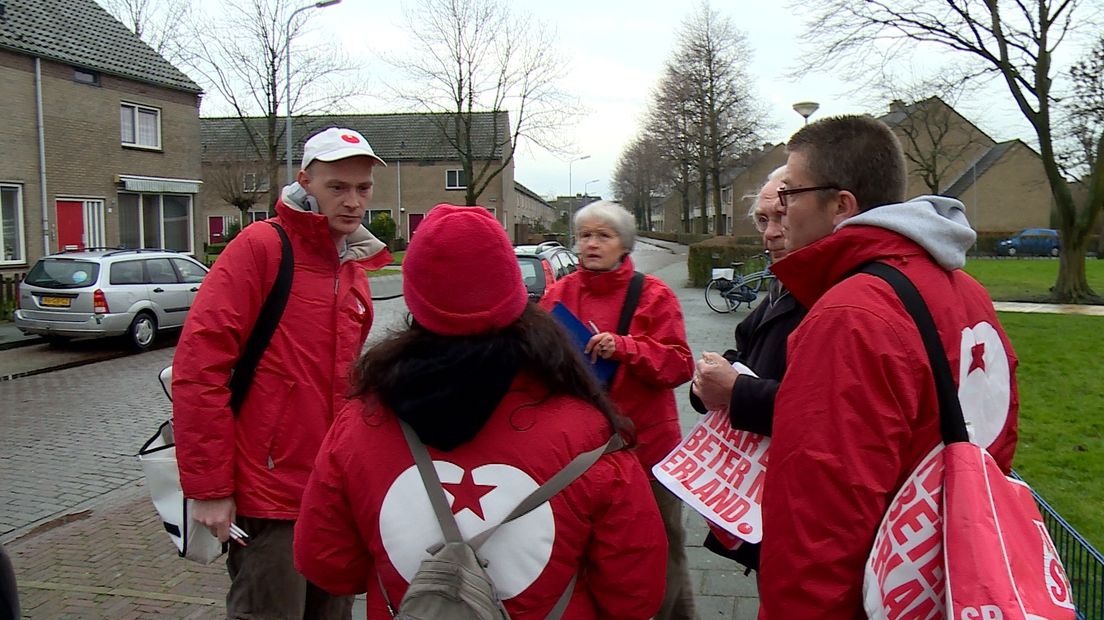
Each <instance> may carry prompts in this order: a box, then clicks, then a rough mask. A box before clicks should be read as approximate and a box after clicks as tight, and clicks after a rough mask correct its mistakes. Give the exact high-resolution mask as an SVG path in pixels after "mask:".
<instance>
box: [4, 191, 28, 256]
mask: <svg viewBox="0 0 1104 620" xmlns="http://www.w3.org/2000/svg"><path fill="white" fill-rule="evenodd" d="M0 188H4V189H14V190H15V219H16V221H15V231H16V235H18V237H19V250H20V253H19V254H18V255H16V254H14V253H13V254H12V257H11V258H8V248H7V247H6V245H5V243H4V235H3V234H0V265H24V264H26V263H27V235H26V231H25V230H24V228H23V224H24V218H25V217H26V216H25V214H24V213H23V185H22V184H19V183H0ZM3 216H4V214H3V211H2V210H0V231H2V230H3V225H4V221H3Z"/></svg>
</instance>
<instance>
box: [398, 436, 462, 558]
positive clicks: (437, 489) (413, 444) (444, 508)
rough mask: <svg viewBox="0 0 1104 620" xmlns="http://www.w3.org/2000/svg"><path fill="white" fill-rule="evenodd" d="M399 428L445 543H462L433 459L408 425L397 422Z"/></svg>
mask: <svg viewBox="0 0 1104 620" xmlns="http://www.w3.org/2000/svg"><path fill="white" fill-rule="evenodd" d="M399 426H401V427H402V431H403V436H405V437H406V443H407V444H408V445H409V446H410V453H411V454H412V455H414V464H415V465H417V466H418V473H419V474H421V476H422V484H423V485H424V486H425V490H426V494H427V495H429V503H430V504H432V505H433V513H434V514H435V515H437V523H438V524H440V526H441V533H442V534H444V535H445V541H446V542H464V537H463V536H461V535H460V528H459V526H457V525H456V517H453V516H452V508H450V507H449V502H448V498H447V497H445V489H444V487H442V486H441V478H440V477H439V476H438V475H437V469H436V468H434V467H433V459H432V458H430V456H429V451H428V450H426V447H425V444H423V443H422V440H420V439H418V434H417V433H415V432H414V429H412V428H410V425H409V424H407V423H406V422H403V421H402V420H399Z"/></svg>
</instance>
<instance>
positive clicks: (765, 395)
mask: <svg viewBox="0 0 1104 620" xmlns="http://www.w3.org/2000/svg"><path fill="white" fill-rule="evenodd" d="M779 383H780V382H779V381H776V380H774V379H760V378H758V377H752V376H749V375H740V376H739V377H738V378H737V379H736V384H735V385H733V386H732V399H731V400H730V401H729V404H728V417H729V421H730V423H731V424H732V428H735V429H739V430H743V431H751V432H753V433H759V434H760V435H767V436H769V435H770V434H771V424H772V422H773V421H774V396H775V394H777V393H778V386H779Z"/></svg>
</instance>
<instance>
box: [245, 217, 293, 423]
mask: <svg viewBox="0 0 1104 620" xmlns="http://www.w3.org/2000/svg"><path fill="white" fill-rule="evenodd" d="M267 223H268V224H270V225H271V226H272V227H273V228H275V229H276V232H277V233H279V235H280V245H281V250H280V270H279V272H277V274H276V281H275V282H273V283H272V288H271V289H270V290H269V291H268V296H266V297H265V300H264V304H262V305H261V312H260V314H258V315H257V321H256V323H254V324H253V332H252V333H250V334H249V339H248V340H246V342H245V348H244V349H243V350H242V355H241V357H240V358H238V363H237V364H234V372H233V374H232V375H230V410H231V411H233V412H234V414H235V415H237V413H238V409H239V408H240V407H241V404H242V401H244V400H245V395H246V394H248V393H249V388H250V386H252V385H253V375H254V373H255V372H256V371H257V364H258V363H259V362H260V361H261V356H262V355H264V352H265V349H267V348H268V343H269V342H270V341H271V340H272V335H273V334H275V333H276V327H278V326H279V325H280V319H281V318H282V317H283V315H284V308H286V307H287V301H288V297H290V296H291V279H292V276H293V275H294V273H295V257H294V255H293V254H292V251H291V240H290V239H288V236H287V232H285V231H284V229H283V227H281V226H280V225H279V224H277V223H276V222H267Z"/></svg>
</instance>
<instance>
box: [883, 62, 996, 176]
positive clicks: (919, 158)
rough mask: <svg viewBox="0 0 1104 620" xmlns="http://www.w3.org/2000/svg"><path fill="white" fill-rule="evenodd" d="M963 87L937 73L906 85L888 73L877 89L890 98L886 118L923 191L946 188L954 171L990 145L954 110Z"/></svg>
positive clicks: (958, 171) (990, 142) (975, 128)
mask: <svg viewBox="0 0 1104 620" xmlns="http://www.w3.org/2000/svg"><path fill="white" fill-rule="evenodd" d="M964 89H965V84H964V83H963V82H961V81H957V80H952V81H949V82H948V81H946V80H944V79H942V78H941V77H936V78H933V79H930V80H921V81H919V82H912V83H908V82H902V81H901V80H900V79H898V78H895V77H889V76H887V79H886V81H885V84H884V86H883V87H882V89H881V90H883V91H884V92H885V94H886V95H887V96H889V97H890V98H891V99H892V100H893V101H892V103H891V104H890V109H891V110H890V114H889V118H888V119H887V121H888V122H890V125H891V126H892V128H893V129H894V131H895V132H896V133H897V135H898V137H900V138H901V142H902V146H903V147H904V151H905V159H906V160H908V162H909V167H910V168H911V172H912V174H913V175H914V176H916V177H918V178H919V179H920V180H921V182H923V184H924V187H925V188H926V189H927V193H930V194H938V193H940V192H942V191H944V190H946V188H947V185H948V184H949V183H950V182H952V181H953V180H954V178H955V176H956V173H960V172H961V171H962V170H964V169H966V168H968V167H969V165H970V162H971V160H972V159H974V158H976V157H977V156H979V155H980V154H981V153H984V152H985V151H986V150H987V149H988V148H990V147H992V146H993V144H994V143H993V141H992V140H991V139H990V138H989V137H988V136H986V135H985V134H984V133H983V132H982V131H981V130H980V129H978V128H977V127H975V126H974V125H973V123H971V122H970V121H968V120H967V119H965V118H963V117H962V116H961V115H960V114H959V113H958V112H957V111H956V110H955V106H956V105H957V104H958V102H959V100H960V99H961V97H962V94H963V92H964Z"/></svg>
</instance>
